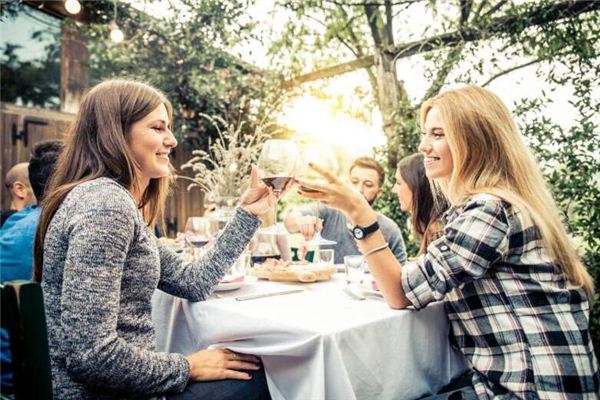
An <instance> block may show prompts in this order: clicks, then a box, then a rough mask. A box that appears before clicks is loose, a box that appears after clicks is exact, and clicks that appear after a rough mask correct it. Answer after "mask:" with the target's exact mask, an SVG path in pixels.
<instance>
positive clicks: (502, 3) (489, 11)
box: [482, 0, 508, 17]
mask: <svg viewBox="0 0 600 400" xmlns="http://www.w3.org/2000/svg"><path fill="white" fill-rule="evenodd" d="M506 3H508V0H502V1H499V2H498V3H496V5H495V6H493V7H492V8H490V9H489V10H487V11H486V12H485V13H484V14H483V15H482V17H485V16H486V15H492V14H493V13H495V12H496V11H498V10H499V9H500V8H501V7H502V6H503V5H505V4H506Z"/></svg>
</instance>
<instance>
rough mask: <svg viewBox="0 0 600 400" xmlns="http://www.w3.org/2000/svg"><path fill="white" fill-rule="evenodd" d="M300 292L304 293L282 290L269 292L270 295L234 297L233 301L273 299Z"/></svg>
mask: <svg viewBox="0 0 600 400" xmlns="http://www.w3.org/2000/svg"><path fill="white" fill-rule="evenodd" d="M300 292H304V289H292V290H282V291H279V292H271V293H259V294H249V295H247V296H239V297H236V298H235V299H236V300H237V301H245V300H254V299H262V298H264V297H273V296H279V295H283V294H292V293H300Z"/></svg>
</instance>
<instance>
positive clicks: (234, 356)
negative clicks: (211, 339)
mask: <svg viewBox="0 0 600 400" xmlns="http://www.w3.org/2000/svg"><path fill="white" fill-rule="evenodd" d="M231 357H232V358H233V360H234V361H235V360H237V354H235V353H231Z"/></svg>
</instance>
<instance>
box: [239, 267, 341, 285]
mask: <svg viewBox="0 0 600 400" xmlns="http://www.w3.org/2000/svg"><path fill="white" fill-rule="evenodd" d="M336 272H337V268H336V267H333V266H327V267H319V266H315V267H314V268H310V267H303V268H301V269H293V268H286V269H275V270H272V271H268V270H262V269H260V268H253V269H252V272H251V274H252V275H254V276H256V277H257V278H259V279H268V280H270V281H277V282H316V281H326V280H327V279H330V278H331V276H332V275H333V274H335V273H336Z"/></svg>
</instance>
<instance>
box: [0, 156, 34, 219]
mask: <svg viewBox="0 0 600 400" xmlns="http://www.w3.org/2000/svg"><path fill="white" fill-rule="evenodd" d="M28 166H29V163H26V162H24V163H19V164H16V165H15V166H13V167H12V168H11V169H10V170H9V171H8V173H7V174H6V178H4V185H5V186H6V189H7V190H8V193H10V207H9V209H8V210H4V211H2V213H1V215H0V226H2V225H4V221H6V219H8V217H10V216H11V215H12V214H14V213H15V212H17V211H19V210H22V209H23V208H25V207H27V206H29V205H31V204H35V203H36V199H35V194H34V193H33V189H31V184H30V183H29V171H28Z"/></svg>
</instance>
